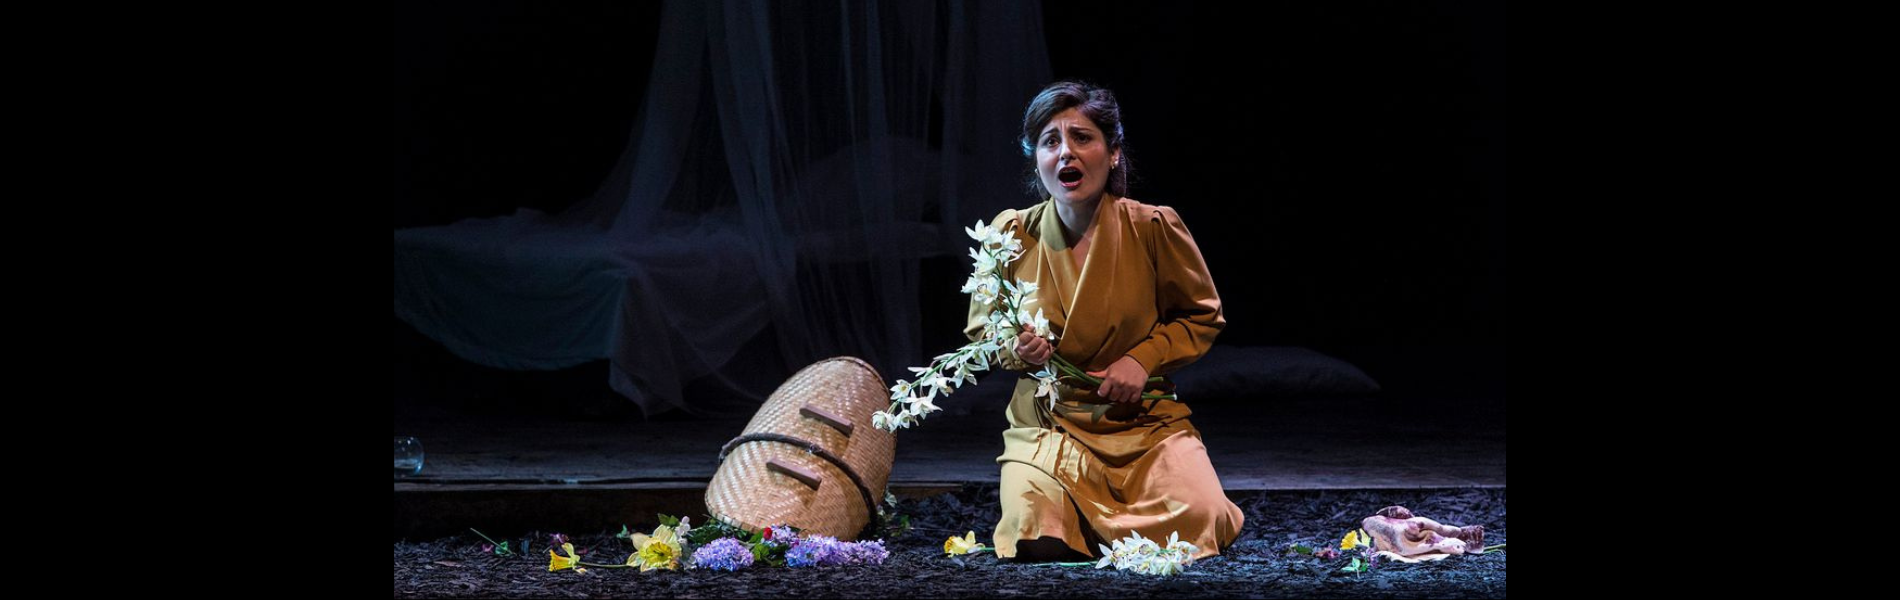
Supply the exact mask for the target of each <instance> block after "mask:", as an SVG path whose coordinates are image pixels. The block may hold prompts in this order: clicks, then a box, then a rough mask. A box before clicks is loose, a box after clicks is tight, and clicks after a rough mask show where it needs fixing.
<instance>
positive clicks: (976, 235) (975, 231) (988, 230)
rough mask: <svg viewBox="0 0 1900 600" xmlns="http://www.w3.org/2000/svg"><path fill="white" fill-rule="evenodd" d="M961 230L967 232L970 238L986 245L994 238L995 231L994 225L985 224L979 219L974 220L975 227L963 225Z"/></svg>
mask: <svg viewBox="0 0 1900 600" xmlns="http://www.w3.org/2000/svg"><path fill="white" fill-rule="evenodd" d="M963 232H964V233H966V234H969V235H970V239H973V240H976V242H977V243H979V244H984V245H988V244H989V243H990V240H993V239H996V233H997V232H996V228H995V227H991V226H989V225H985V224H983V221H981V220H978V221H977V222H976V227H975V228H970V227H965V228H963Z"/></svg>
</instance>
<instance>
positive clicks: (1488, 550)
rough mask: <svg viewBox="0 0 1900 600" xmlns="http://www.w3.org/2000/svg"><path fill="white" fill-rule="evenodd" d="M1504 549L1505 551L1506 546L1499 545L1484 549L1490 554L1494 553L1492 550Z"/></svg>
mask: <svg viewBox="0 0 1900 600" xmlns="http://www.w3.org/2000/svg"><path fill="white" fill-rule="evenodd" d="M1503 549H1504V544H1498V545H1496V546H1485V547H1484V551H1485V552H1490V551H1492V550H1503Z"/></svg>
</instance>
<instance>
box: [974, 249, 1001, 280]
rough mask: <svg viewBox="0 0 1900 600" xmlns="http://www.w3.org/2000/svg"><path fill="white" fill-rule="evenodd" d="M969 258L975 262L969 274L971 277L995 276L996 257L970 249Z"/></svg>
mask: <svg viewBox="0 0 1900 600" xmlns="http://www.w3.org/2000/svg"><path fill="white" fill-rule="evenodd" d="M970 258H971V259H972V260H975V261H976V266H975V268H974V269H973V271H972V273H971V274H972V275H975V276H977V277H988V276H990V275H994V274H996V267H997V264H996V255H994V254H990V253H988V252H978V251H977V250H976V249H975V248H971V249H970Z"/></svg>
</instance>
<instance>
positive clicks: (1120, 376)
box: [1089, 356, 1148, 402]
mask: <svg viewBox="0 0 1900 600" xmlns="http://www.w3.org/2000/svg"><path fill="white" fill-rule="evenodd" d="M1089 374H1090V375H1094V376H1096V377H1100V378H1102V385H1101V387H1099V388H1096V390H1095V395H1097V396H1101V397H1103V398H1107V399H1109V400H1113V401H1115V402H1140V401H1141V391H1142V388H1143V387H1145V386H1146V385H1147V384H1148V369H1147V368H1145V367H1142V366H1141V362H1140V361H1137V360H1135V359H1133V358H1129V357H1127V356H1123V357H1121V359H1119V360H1116V361H1115V364H1112V365H1109V366H1108V368H1107V369H1103V370H1101V371H1095V372H1091V373H1089Z"/></svg>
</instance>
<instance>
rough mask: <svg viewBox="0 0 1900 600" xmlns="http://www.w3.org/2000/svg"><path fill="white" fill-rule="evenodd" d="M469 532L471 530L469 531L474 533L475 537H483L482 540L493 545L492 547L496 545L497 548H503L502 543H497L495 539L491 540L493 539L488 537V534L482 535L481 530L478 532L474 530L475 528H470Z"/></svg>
mask: <svg viewBox="0 0 1900 600" xmlns="http://www.w3.org/2000/svg"><path fill="white" fill-rule="evenodd" d="M468 530H469V531H473V532H475V535H479V536H482V539H484V540H488V543H489V544H492V545H494V546H495V547H496V548H500V547H501V542H497V541H495V539H494V538H491V537H488V534H485V533H482V532H481V530H478V529H476V528H474V527H470V528H468Z"/></svg>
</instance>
